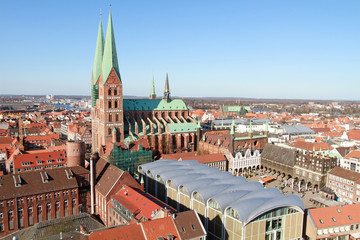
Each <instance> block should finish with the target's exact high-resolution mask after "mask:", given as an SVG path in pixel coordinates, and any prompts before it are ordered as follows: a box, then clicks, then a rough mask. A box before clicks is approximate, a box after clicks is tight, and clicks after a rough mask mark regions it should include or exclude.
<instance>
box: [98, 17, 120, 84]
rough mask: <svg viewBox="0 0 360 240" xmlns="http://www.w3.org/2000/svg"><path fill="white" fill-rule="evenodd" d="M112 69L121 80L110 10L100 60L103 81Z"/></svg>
mask: <svg viewBox="0 0 360 240" xmlns="http://www.w3.org/2000/svg"><path fill="white" fill-rule="evenodd" d="M112 69H114V70H115V73H116V75H117V76H118V78H119V79H120V81H121V78H120V70H119V64H118V59H117V54H116V46H115V36H114V29H113V24H112V17H111V11H110V13H109V21H108V26H107V30H106V39H105V46H104V56H103V61H102V69H101V70H102V79H103V83H104V84H105V83H106V80H107V78H108V77H109V74H110V72H111V70H112Z"/></svg>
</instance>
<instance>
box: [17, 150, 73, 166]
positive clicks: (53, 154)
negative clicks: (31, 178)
mask: <svg viewBox="0 0 360 240" xmlns="http://www.w3.org/2000/svg"><path fill="white" fill-rule="evenodd" d="M29 152H30V153H28V154H20V155H16V156H14V161H13V164H14V168H15V169H18V168H24V167H35V166H45V165H53V164H65V163H66V159H67V158H66V152H65V151H46V150H45V151H44V150H43V151H41V150H40V151H37V152H35V153H31V152H32V151H29ZM58 159H59V160H61V162H59V161H58ZM48 160H52V161H51V163H48V162H47V161H48ZM39 161H41V164H38V162H39ZM24 162H28V163H29V164H28V165H26V166H23V165H22V163H24Z"/></svg>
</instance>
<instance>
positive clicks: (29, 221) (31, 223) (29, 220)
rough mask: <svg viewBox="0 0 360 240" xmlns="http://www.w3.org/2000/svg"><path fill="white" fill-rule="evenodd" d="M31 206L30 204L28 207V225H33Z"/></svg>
mask: <svg viewBox="0 0 360 240" xmlns="http://www.w3.org/2000/svg"><path fill="white" fill-rule="evenodd" d="M32 212H33V208H32V207H31V206H30V207H28V223H29V226H32V225H34V217H33V214H32Z"/></svg>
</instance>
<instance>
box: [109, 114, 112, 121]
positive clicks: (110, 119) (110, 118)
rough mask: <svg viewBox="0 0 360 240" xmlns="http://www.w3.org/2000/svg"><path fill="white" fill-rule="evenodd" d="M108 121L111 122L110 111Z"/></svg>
mask: <svg viewBox="0 0 360 240" xmlns="http://www.w3.org/2000/svg"><path fill="white" fill-rule="evenodd" d="M109 122H112V117H111V113H109Z"/></svg>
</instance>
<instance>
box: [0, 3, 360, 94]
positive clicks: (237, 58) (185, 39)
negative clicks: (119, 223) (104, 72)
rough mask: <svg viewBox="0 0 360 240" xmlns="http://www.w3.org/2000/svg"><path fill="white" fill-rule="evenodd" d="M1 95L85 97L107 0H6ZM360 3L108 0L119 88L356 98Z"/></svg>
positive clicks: (127, 91) (143, 91)
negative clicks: (153, 84) (121, 85)
mask: <svg viewBox="0 0 360 240" xmlns="http://www.w3.org/2000/svg"><path fill="white" fill-rule="evenodd" d="M1 7H2V14H1V15H0V20H1V28H2V33H3V35H2V36H3V37H2V38H0V46H1V58H0V72H1V75H0V82H1V83H2V84H1V90H0V94H19V95H22V94H24V95H40V94H54V95H90V82H91V72H92V66H93V60H94V53H95V45H96V37H97V30H98V24H99V19H100V8H101V9H102V16H101V19H102V22H103V28H104V29H106V27H107V19H108V14H109V2H108V1H76V2H73V1H60V2H52V1H51V2H49V1H35V2H29V1H23V0H21V1H20V0H19V1H4V2H2V3H1ZM359 7H360V2H358V1H355V0H354V1H341V2H339V1H316V2H315V1H310V0H308V1H285V0H283V1H280V0H279V1H224V2H219V1H189V0H188V1H181V2H175V1H164V0H163V1H161V0H158V1H153V2H146V1H129V2H123V1H121V2H120V1H112V6H111V11H112V16H113V24H114V32H115V39H116V48H117V51H118V60H119V67H120V74H121V78H122V82H123V86H124V95H133V96H146V97H147V96H148V95H149V94H150V88H151V80H152V76H153V75H154V77H155V87H156V94H157V95H158V96H162V94H163V89H164V84H165V75H166V72H167V71H168V72H169V81H170V90H171V95H172V96H179V97H235V98H274V99H329V100H331V99H334V100H359V99H360V97H359V94H358V89H359V88H360V81H359V80H360V79H359V76H360V68H359V64H360V47H359V42H360V41H359V40H360V30H359V27H358V26H359V23H360V16H359V14H358V9H359Z"/></svg>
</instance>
